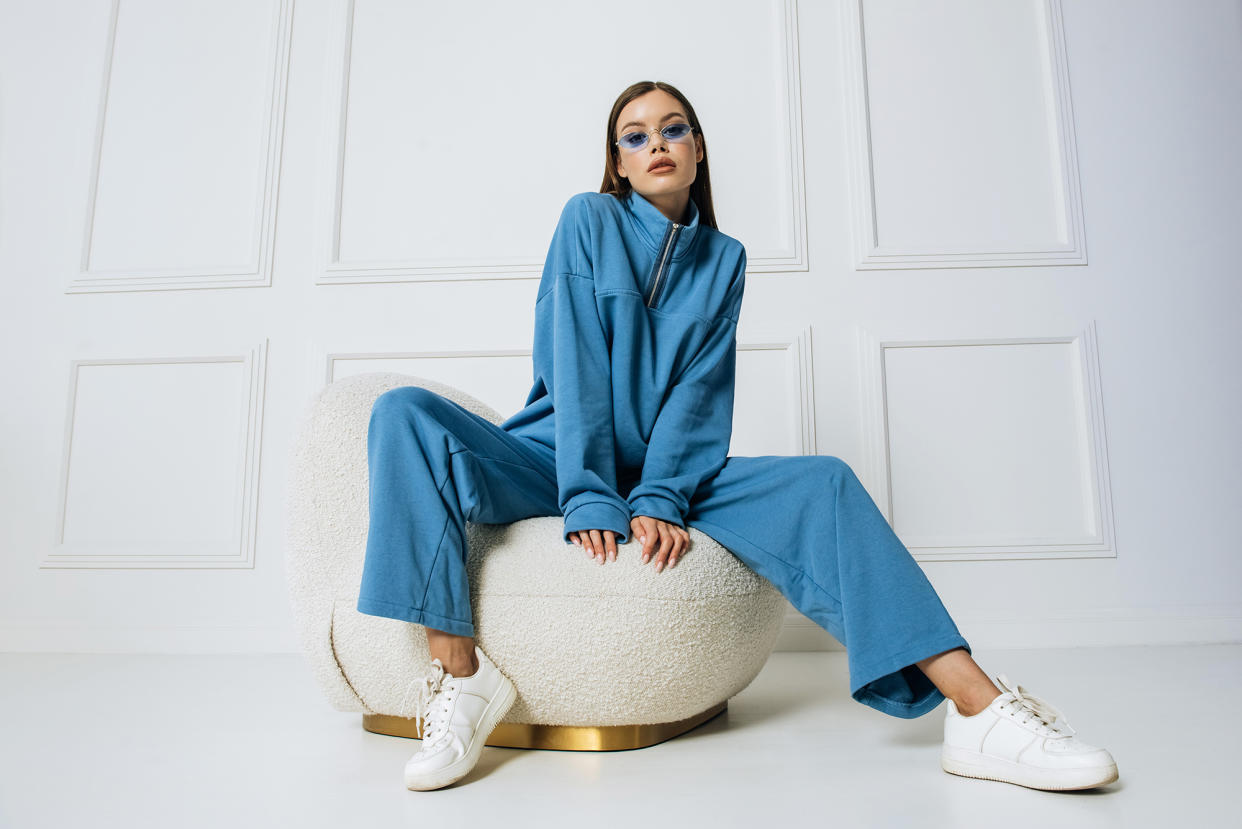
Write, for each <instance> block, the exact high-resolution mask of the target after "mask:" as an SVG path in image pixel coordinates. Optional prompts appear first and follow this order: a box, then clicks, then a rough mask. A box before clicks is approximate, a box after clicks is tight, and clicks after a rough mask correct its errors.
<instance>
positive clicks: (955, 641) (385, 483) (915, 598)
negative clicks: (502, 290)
mask: <svg viewBox="0 0 1242 829" xmlns="http://www.w3.org/2000/svg"><path fill="white" fill-rule="evenodd" d="M367 457H368V462H369V475H370V516H371V523H370V528H369V531H368V535H367V550H366V560H365V562H364V564H363V571H362V584H361V587H360V590H359V596H358V605H357V606H358V611H359V612H361V613H366V614H369V615H373V616H384V617H387V618H391V619H401V620H404V621H407V622H415V623H418V624H421V625H425V626H426V627H430V628H436V629H438V630H443V631H447V632H449V633H454V634H458V635H460V636H473V635H474V623H473V621H472V619H473V615H472V613H471V607H470V586H469V581H468V579H467V575H466V556H467V548H466V522H467V521H471V522H477V523H485V524H504V523H509V522H512V521H517V520H519V519H522V518H529V517H533V516H539V515H550V516H551V515H560V509H559V507H558V504H557V485H556V459H555V453H554V451H553V450H551V449H549V448H547V447H546V446H544V445H543V444H541V443H539V442H537V441H534V440H530V439H527V438H524V437H522V436H520V435H515V434H511V433H509V432H506V431H504V430H503V429H501V428H500V427H499V426H497V425H496V424H494V423H492V422H491V421H489V420H487V419H486V418H483V417H480V416H479V415H476V414H474V413H473V412H470V411H469V410H467V409H465V408H463V407H462V406H460V405H458V404H457V403H455V402H453V401H451V400H449V399H447V398H445V397H443V396H441V395H439V394H436V393H435V392H433V391H430V390H429V389H425V388H422V387H419V386H401V387H398V388H394V389H391V390H389V391H387V392H385V393H384V394H382V395H380V396H379V397H378V398H377V399H376V401H375V405H374V406H373V408H372V410H371V421H370V427H369V432H368V435H367ZM623 495H624V493H623ZM686 524H687V525H688V526H692V527H694V528H696V529H698V530H700V531H701V532H703V533H705V534H706V535H708V536H711V537H712V538H713V539H715V540H716V541H718V542H719V543H720V544H721V545H723V546H724V547H725V548H727V549H728V550H729V551H730V552H731V553H733V554H734V555H735V556H737V558H739V559H740V560H741V561H742V562H743V563H745V564H746V565H747V566H748V567H750V568H751V569H752V570H753V571H755V572H756V573H758V574H759V575H760V576H763V577H764V578H766V579H767V580H768V581H770V582H771V583H772V584H773V585H774V586H775V587H776V588H777V589H779V590H780V591H781V593H782V594H783V595H784V596H785V597H786V598H787V599H789V602H790V603H791V604H792V605H793V606H794V607H795V608H797V609H798V611H799V612H801V613H802V614H803V615H805V616H807V617H808V618H810V619H811V620H813V621H814V622H816V623H817V624H819V625H820V626H821V627H823V628H825V629H826V630H827V631H828V632H829V633H831V634H832V635H833V636H834V637H835V638H836V639H837V640H838V641H840V642H841V644H842V645H844V646H845V649H846V654H847V657H848V661H849V673H850V694H851V696H852V697H853V698H854V699H855V700H857V701H858V702H861V703H863V704H865V705H868V706H870V707H872V708H875V709H876V710H878V711H882V712H884V713H886V714H891V715H893V716H895V717H903V718H906V719H911V718H914V717H918V716H921V715H923V714H925V713H927V712H928V711H931V710H932V709H933V708H935V707H936V706H938V705H939V704H940V703H941V701H943V700H944V695H943V694H942V693H941V692H940V690H939V689H937V688H936V686H935V685H933V684H932V682H931V680H929V679H928V678H927V676H926V675H925V674H924V673H923V672H922V670H920V669H919V667H918V666H917V665H916V664H915V663H917V662H918V661H920V660H922V659H926V658H927V657H929V656H934V655H936V654H938V653H942V652H944V651H948V650H952V649H954V648H958V647H961V648H965V649H966V651H967V653H970V652H971V647H970V645H969V644H968V643H967V642H966V640H965V638H963V636H962V634H961V633H960V632H959V631H958V629H957V626H956V624H954V622H953V619H952V618H951V617H950V616H949V613H948V611H947V610H946V609H945V607H944V604H943V603H942V602H941V600H940V598H939V596H938V595H937V594H936V591H935V590H934V588H933V587H932V585H931V582H929V581H928V579H927V576H926V575H924V573H923V571H922V569H921V568H920V567H919V565H918V562H916V561H915V560H914V558H913V557H912V556H911V555H910V552H909V550H907V549H906V547H905V546H904V545H903V544H902V543H901V540H900V539H898V537H897V535H896V534H895V533H894V532H893V530H892V527H891V526H889V524H888V522H887V521H886V520H885V518H884V515H883V513H881V512H880V510H879V508H878V507H877V506H876V505H875V502H874V501H873V500H872V499H871V496H870V495H869V494H868V493H867V490H866V489H865V488H864V487H863V485H862V483H861V482H860V481H859V480H858V478H857V476H856V475H855V474H854V472H853V470H852V469H850V467H849V466H848V465H847V464H846V463H845V462H844V461H842V460H841V459H840V458H837V457H833V456H830V455H793V456H785V455H763V456H758V457H736V456H731V457H729V458H728V459H727V461H726V462H725V465H724V467H723V468H722V469H721V470H720V472H719V473H718V474H717V475H716V476H715V477H714V478H711V479H710V480H708V481H707V482H705V483H704V484H703V485H702V486H700V487H699V489H698V491H697V492H695V494H694V497H693V498H692V499H691V502H690V509H689V512H688V513H687V515H686Z"/></svg>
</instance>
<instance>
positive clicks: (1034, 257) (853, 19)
mask: <svg viewBox="0 0 1242 829" xmlns="http://www.w3.org/2000/svg"><path fill="white" fill-rule="evenodd" d="M862 5H863V4H862V0H850V2H845V3H842V4H841V6H840V8H841V33H842V37H841V60H842V76H843V78H844V100H845V110H846V112H845V123H846V142H845V146H846V156H847V168H848V170H849V175H848V179H849V190H850V216H851V223H850V224H851V233H852V237H853V248H854V268H855V269H857V270H887V269H903V268H906V269H909V268H919V269H923V268H1000V267H1026V266H1034V265H1085V264H1087V248H1086V230H1085V227H1084V224H1083V208H1082V190H1081V186H1080V183H1079V175H1078V151H1077V139H1076V138H1075V132H1074V113H1073V106H1072V103H1071V99H1070V86H1069V60H1068V58H1067V56H1066V50H1065V27H1064V22H1063V18H1062V14H1061V0H1043V8H1044V22H1045V31H1046V32H1047V34H1048V55H1047V62H1046V63H1045V67H1046V69H1047V71H1048V73H1049V76H1048V77H1047V79H1046V80H1047V90H1046V91H1047V95H1048V99H1049V100H1050V101H1051V108H1052V111H1053V114H1054V116H1055V130H1056V135H1055V136H1054V141H1055V150H1056V153H1057V157H1058V158H1059V160H1060V165H1059V172H1060V181H1059V185H1060V186H1059V188H1058V192H1059V197H1060V199H1061V200H1062V202H1063V212H1064V227H1063V230H1064V233H1065V235H1066V237H1067V241H1066V242H1065V243H1063V244H1062V243H1059V242H1058V241H1057V240H1054V239H1045V240H1036V239H1032V240H1031V243H1030V244H1029V245H1026V246H1024V247H1023V248H1021V249H1015V250H1005V249H998V248H984V247H980V248H978V249H976V250H962V249H960V246H956V245H955V246H953V247H945V248H941V249H935V248H931V247H925V246H910V247H902V246H900V245H881V244H880V229H879V225H878V222H879V218H878V216H877V214H876V208H875V205H876V194H875V178H874V157H873V152H872V143H871V125H870V100H869V92H868V82H867V57H866V47H865V43H866V38H865V23H864V18H863V9H862Z"/></svg>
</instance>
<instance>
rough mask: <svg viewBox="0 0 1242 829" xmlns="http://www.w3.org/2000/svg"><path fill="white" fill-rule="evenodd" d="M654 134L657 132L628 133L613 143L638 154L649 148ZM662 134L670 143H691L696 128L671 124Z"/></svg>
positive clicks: (661, 131)
mask: <svg viewBox="0 0 1242 829" xmlns="http://www.w3.org/2000/svg"><path fill="white" fill-rule="evenodd" d="M653 132H655V130H654V129H649V130H647V131H646V132H640V131H638V130H634V131H633V132H627V133H626V134H625V135H623V136H621V140H620V141H614V142H612V143H614V144H616V145H617V146H618V147H620V148H621V149H623V150H629V151H630V152H637V151H638V150H641V149H642V148H643V147H645V146H647V141H648V140H649V139H650V138H651V133H653ZM660 134H661V135H663V136H664V138H665V139H666V140H668V141H689V140H690V136H691V135H693V134H694V127H692V126H690V125H689V124H682V123H680V122H679V123H674V124H669V125H668V126H666V127H665V128H664V129H662V130H660Z"/></svg>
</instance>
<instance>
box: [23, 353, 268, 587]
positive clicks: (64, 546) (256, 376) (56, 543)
mask: <svg viewBox="0 0 1242 829" xmlns="http://www.w3.org/2000/svg"><path fill="white" fill-rule="evenodd" d="M267 347H268V342H267V340H266V339H264V340H263V341H262V342H261V343H259V344H258V345H256V346H254V347H253V348H250V349H249V350H248V351H246V352H245V353H243V354H225V355H211V356H173V357H129V358H124V357H123V358H112V359H90V360H73V361H71V362H70V366H69V394H68V406H67V412H66V415H65V437H64V442H63V448H62V455H61V471H60V491H59V493H58V496H57V497H58V507H57V511H56V526H55V529H54V535H53V542H52V545H51V548H50V550H49V551H47V552H46V553H44V555H43V557H42V559H41V560H40V562H39V567H40V568H93V569H101V568H106V569H132V568H160V569H202V568H253V567H254V555H255V537H256V533H257V529H258V521H257V515H258V501H259V458H260V447H261V444H262V439H263V400H264V391H265V387H266V381H267ZM166 363H240V364H241V367H242V370H243V371H244V372H245V373H246V376H247V379H248V391H247V396H246V401H245V407H244V410H243V411H242V412H241V413H240V416H241V417H243V418H244V424H243V432H242V434H243V435H244V438H243V442H242V454H241V456H240V457H239V458H238V459H237V473H236V474H237V478H238V486H237V493H238V496H237V503H236V506H235V511H236V513H237V514H238V515H239V516H240V521H239V524H238V527H239V531H238V536H237V539H236V546H235V547H234V548H233V549H232V550H229V551H228V552H224V553H220V554H218V555H214V554H213V555H180V554H177V553H174V552H169V551H167V550H148V551H133V552H127V553H122V552H92V550H91V548H90V546H89V545H81V546H79V545H74V544H72V543H66V542H65V532H64V531H65V518H66V508H67V506H68V495H69V475H70V461H71V457H72V447H73V426H74V420H75V408H76V402H77V386H78V374H79V370H80V369H81V368H82V366H105V365H151V364H166Z"/></svg>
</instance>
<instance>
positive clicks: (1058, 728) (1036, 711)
mask: <svg viewBox="0 0 1242 829" xmlns="http://www.w3.org/2000/svg"><path fill="white" fill-rule="evenodd" d="M996 678H997V679H998V680H1000V683H1001V685H1002V686H1003V687H1004V688H1005V690H1006V691H1008V692H1009V693H1010V694H1012V695H1013V699H1012V700H1010V701H1008V702H1005V703H1003V704H1002V707H1004V706H1005V705H1009V704H1010V703H1012V704H1013V709H1014V711H1015V712H1016V713H1017V714H1019V715H1020V716H1021V717H1022V721H1023V722H1025V723H1031V724H1032V725H1034V724H1036V723H1039V724H1041V725H1045V726H1047V727H1048V728H1050V729H1051V730H1052V731H1054V732H1056V733H1057V734H1059V735H1062V736H1073V735H1074V734H1077V733H1078V732H1077V731H1076V730H1075V729H1074V727H1073V726H1072V725H1070V724H1069V720H1067V719H1065V715H1064V714H1062V713H1061V712H1060V711H1058V710H1057V709H1056V708H1054V707H1053V706H1052V704H1051V703H1049V702H1048V701H1047V700H1043V699H1040V698H1039V697H1037V696H1034V695H1033V694H1028V693H1027V691H1026V689H1025V688H1023V687H1022V686H1021V685H1015V684H1013V683H1011V682H1010V681H1009V677H1007V676H1005V675H1004V674H1001V675H999V676H998V677H996ZM1066 728H1068V729H1069V734H1065V729H1066Z"/></svg>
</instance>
